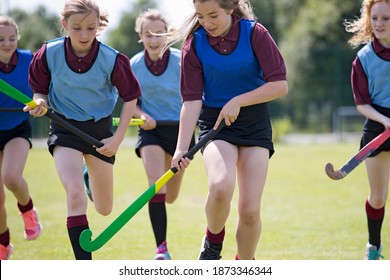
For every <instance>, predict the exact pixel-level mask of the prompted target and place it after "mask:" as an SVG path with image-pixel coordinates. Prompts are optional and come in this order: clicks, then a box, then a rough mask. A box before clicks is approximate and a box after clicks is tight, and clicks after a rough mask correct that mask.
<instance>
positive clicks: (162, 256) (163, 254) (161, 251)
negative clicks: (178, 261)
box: [154, 241, 171, 260]
mask: <svg viewBox="0 0 390 280" xmlns="http://www.w3.org/2000/svg"><path fill="white" fill-rule="evenodd" d="M154 259H155V260H170V259H171V256H170V255H169V253H168V249H167V243H166V242H165V241H164V242H163V243H161V244H160V245H158V247H157V249H156V255H155V256H154Z"/></svg>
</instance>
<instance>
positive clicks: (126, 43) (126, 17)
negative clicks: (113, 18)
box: [108, 0, 157, 57]
mask: <svg viewBox="0 0 390 280" xmlns="http://www.w3.org/2000/svg"><path fill="white" fill-rule="evenodd" d="M156 7H157V4H156V1H155V0H138V2H137V3H135V4H133V5H132V10H131V11H127V12H123V13H122V16H121V20H120V23H119V26H118V27H117V28H116V29H114V30H111V32H109V34H108V45H110V46H112V47H113V48H115V49H117V50H118V51H120V52H122V53H124V54H125V55H127V56H128V57H132V56H133V55H135V54H136V53H138V52H140V51H141V50H142V49H143V46H142V44H140V43H138V40H139V38H138V34H137V33H136V32H135V30H134V28H135V20H136V18H137V17H138V15H139V14H140V13H141V12H143V11H145V10H147V9H151V8H156Z"/></svg>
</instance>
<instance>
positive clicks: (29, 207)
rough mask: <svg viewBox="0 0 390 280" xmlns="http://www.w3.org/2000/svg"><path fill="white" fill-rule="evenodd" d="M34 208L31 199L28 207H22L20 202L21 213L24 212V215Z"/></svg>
mask: <svg viewBox="0 0 390 280" xmlns="http://www.w3.org/2000/svg"><path fill="white" fill-rule="evenodd" d="M33 207H34V204H33V201H32V199H31V198H30V200H29V201H28V202H27V204H26V205H21V204H20V203H19V202H18V208H19V211H20V212H22V213H26V212H28V211H30V210H31V209H33Z"/></svg>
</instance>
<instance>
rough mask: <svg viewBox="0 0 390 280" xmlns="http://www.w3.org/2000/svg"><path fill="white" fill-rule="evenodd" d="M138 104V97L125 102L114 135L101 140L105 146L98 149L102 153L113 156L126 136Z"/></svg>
mask: <svg viewBox="0 0 390 280" xmlns="http://www.w3.org/2000/svg"><path fill="white" fill-rule="evenodd" d="M136 104H137V99H133V100H131V101H128V102H125V103H124V104H123V107H122V112H121V116H120V122H119V125H118V127H117V129H116V131H115V134H114V135H113V136H112V137H109V138H105V139H102V140H101V142H102V143H103V144H104V146H102V147H100V148H97V149H96V151H97V152H99V153H100V154H102V155H104V156H107V157H112V156H114V155H115V154H116V152H117V151H118V149H119V145H120V144H121V143H122V141H123V139H124V138H125V135H126V131H127V128H128V126H129V123H130V120H131V117H132V116H133V114H134V109H135V106H136Z"/></svg>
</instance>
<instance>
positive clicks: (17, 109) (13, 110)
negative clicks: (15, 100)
mask: <svg viewBox="0 0 390 280" xmlns="http://www.w3.org/2000/svg"><path fill="white" fill-rule="evenodd" d="M0 112H23V108H7V107H0Z"/></svg>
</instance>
